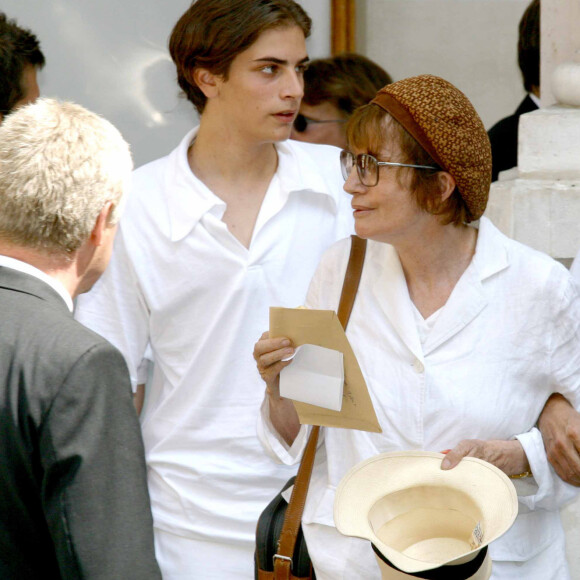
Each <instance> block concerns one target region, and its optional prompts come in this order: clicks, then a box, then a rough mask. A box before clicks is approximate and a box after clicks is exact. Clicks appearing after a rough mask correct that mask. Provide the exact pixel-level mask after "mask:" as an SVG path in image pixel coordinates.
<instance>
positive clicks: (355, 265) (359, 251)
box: [338, 236, 367, 330]
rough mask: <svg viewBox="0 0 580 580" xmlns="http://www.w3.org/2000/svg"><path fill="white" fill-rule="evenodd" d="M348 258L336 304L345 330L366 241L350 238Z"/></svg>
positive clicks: (358, 278)
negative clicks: (338, 300) (338, 299)
mask: <svg viewBox="0 0 580 580" xmlns="http://www.w3.org/2000/svg"><path fill="white" fill-rule="evenodd" d="M350 239H351V245H350V256H349V258H348V266H347V268H346V274H345V275H344V284H343V285H342V294H341V295H340V302H339V303H338V319H339V320H340V323H341V324H342V327H343V328H344V329H345V330H346V325H347V324H348V320H349V318H350V313H351V312H352V307H353V305H354V299H355V298H356V293H357V291H358V285H359V283H360V278H361V274H362V269H363V265H364V263H365V253H366V250H367V241H366V240H363V239H362V238H359V237H358V236H351V237H350Z"/></svg>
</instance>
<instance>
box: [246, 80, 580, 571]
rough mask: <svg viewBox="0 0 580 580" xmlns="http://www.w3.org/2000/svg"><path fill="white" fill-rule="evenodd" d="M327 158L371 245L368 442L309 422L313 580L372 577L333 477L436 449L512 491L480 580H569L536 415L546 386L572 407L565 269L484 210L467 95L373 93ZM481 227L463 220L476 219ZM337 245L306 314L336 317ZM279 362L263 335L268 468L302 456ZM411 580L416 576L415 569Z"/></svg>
mask: <svg viewBox="0 0 580 580" xmlns="http://www.w3.org/2000/svg"><path fill="white" fill-rule="evenodd" d="M347 135H348V143H349V149H348V150H347V151H343V153H342V155H341V165H342V171H343V175H344V178H345V180H346V183H345V186H344V187H345V190H346V191H347V192H348V193H350V194H351V195H352V207H353V210H354V218H355V225H356V232H357V234H358V235H359V236H360V237H362V238H366V239H367V240H368V246H367V252H366V257H365V263H364V268H363V273H362V278H361V282H360V287H359V290H358V293H357V298H356V301H355V304H354V308H353V311H352V315H351V318H350V323H349V325H348V329H347V336H348V338H349V340H350V342H351V345H352V347H353V350H354V352H355V354H356V356H357V358H358V360H359V363H360V366H361V369H362V371H363V374H364V376H365V379H366V382H367V385H368V388H369V391H370V394H371V397H372V400H373V404H374V406H375V410H376V412H377V416H378V419H379V422H380V424H381V427H382V430H383V432H382V433H381V434H374V433H365V432H359V431H354V430H348V429H332V428H328V429H324V430H323V431H322V442H321V443H320V444H319V445H320V447H319V449H318V455H317V458H318V459H317V464H316V465H315V467H314V472H313V475H312V481H311V485H310V490H309V494H308V498H307V502H306V507H305V511H304V516H303V530H304V536H305V538H306V541H307V544H308V547H309V552H310V555H311V557H312V560H313V563H314V567H315V570H316V574H317V578H318V579H319V580H323V579H333V580H334V579H336V578H348V579H349V580H353V579H363V578H364V579H371V578H379V577H380V573H379V570H378V567H377V565H376V564H375V561H374V557H373V555H372V551H371V547H370V544H369V543H368V542H365V541H363V540H359V539H356V538H347V537H344V536H341V535H340V534H339V533H338V532H337V531H336V529H335V528H334V522H333V517H332V513H333V500H334V492H335V489H336V486H337V485H338V483H339V481H340V480H341V478H342V476H343V475H344V474H345V473H346V472H347V471H348V470H349V469H350V468H351V467H352V466H353V465H355V464H357V463H358V462H360V461H362V460H364V459H366V458H368V457H371V456H373V455H376V454H378V453H383V452H389V451H399V450H408V449H426V450H432V451H442V450H447V449H451V451H450V452H449V453H448V454H447V455H446V458H445V459H444V460H443V462H442V466H441V467H442V469H450V468H453V467H454V466H455V465H457V463H458V462H459V461H460V460H461V458H462V457H464V456H474V457H479V458H481V459H485V460H487V461H489V462H491V463H493V464H495V465H496V466H497V467H499V468H500V469H502V470H503V471H504V472H505V473H507V474H508V475H510V476H522V475H527V476H529V477H524V478H522V479H517V480H514V481H516V487H517V488H518V495H519V500H520V515H519V516H518V518H517V519H516V522H515V524H514V526H513V527H512V528H511V530H510V531H509V532H508V533H507V534H506V535H504V536H503V537H502V538H501V539H499V540H497V541H496V542H492V544H491V545H490V553H491V557H492V560H493V562H494V564H493V569H494V571H493V576H492V578H494V579H501V580H504V579H515V578H518V579H522V578H526V579H528V580H529V579H537V580H550V579H553V580H561V579H564V578H569V573H568V568H567V564H566V559H565V554H564V533H563V530H562V526H561V523H560V517H559V512H558V507H559V505H560V504H561V503H562V502H564V501H567V500H568V499H570V498H571V497H573V493H574V488H571V487H570V486H567V485H566V484H564V483H563V482H562V481H561V480H559V479H558V478H557V476H556V475H555V473H554V471H553V470H552V468H551V467H550V465H549V463H548V462H547V459H546V456H545V451H544V447H543V444H542V438H541V434H540V432H539V431H538V430H537V429H536V428H535V423H536V420H537V418H538V416H539V414H540V412H541V411H542V408H543V406H544V403H545V402H546V400H547V399H548V397H549V396H550V394H551V393H553V392H560V393H562V394H563V395H564V396H566V397H567V398H568V400H569V401H571V402H572V403H573V404H575V406H576V407H578V405H579V404H580V297H579V295H578V292H577V289H576V287H575V285H574V283H573V282H572V280H571V278H570V276H569V274H568V272H567V271H566V270H565V268H563V267H562V266H561V265H560V264H558V263H557V262H555V261H553V260H552V259H550V258H549V257H547V256H545V255H543V254H540V253H539V252H536V251H534V250H532V249H530V248H528V247H525V246H523V245H521V244H519V243H517V242H514V241H513V240H510V239H509V238H507V237H505V236H504V235H503V234H501V233H500V232H499V231H498V230H497V229H496V228H495V227H494V226H493V224H492V223H491V222H490V221H489V220H487V219H486V218H484V217H482V214H483V212H484V210H485V206H486V203H487V198H488V192H489V186H490V177H491V154H490V146H489V140H488V138H487V135H486V132H485V129H484V127H483V124H482V122H481V120H480V119H479V117H478V115H477V113H476V112H475V110H474V108H473V107H472V105H471V103H470V102H469V101H468V100H467V98H466V97H465V96H464V95H463V93H461V92H460V91H459V90H458V89H456V88H455V87H454V86H453V85H451V84H450V83H448V82H446V81H444V80H443V79H440V78H438V77H434V76H430V75H424V76H419V77H414V78H410V79H405V80H402V81H399V82H396V83H394V84H392V85H389V86H387V87H385V88H384V89H382V90H381V91H379V93H378V94H377V95H376V97H375V99H374V100H373V101H372V102H371V103H370V104H369V105H367V106H365V107H363V108H361V109H359V110H358V111H356V112H355V113H354V115H353V117H352V118H351V119H350V121H349V123H348V127H347ZM476 220H479V224H478V225H473V224H474V222H475V221H476ZM349 251H350V240H343V241H342V242H339V243H338V244H336V245H335V246H333V247H332V248H331V249H330V250H329V251H328V252H327V253H326V255H325V256H324V258H323V260H322V262H321V264H320V266H319V268H318V270H317V272H316V274H315V276H314V279H313V280H312V283H311V286H310V290H309V294H308V299H307V306H308V307H310V308H319V309H336V307H337V304H338V301H339V296H340V291H341V287H342V283H343V277H344V273H345V270H346V265H347V261H348V256H349ZM292 352H293V349H292V345H291V344H290V343H289V341H288V340H287V339H283V338H277V339H270V338H268V337H267V335H264V336H263V337H262V339H261V340H260V341H259V342H258V343H257V344H256V347H255V351H254V356H255V358H256V361H257V364H258V369H259V371H260V373H261V375H262V377H263V378H264V380H265V381H266V383H267V387H268V388H267V395H266V400H265V402H264V405H263V407H262V414H261V420H260V422H259V428H258V432H259V436H260V438H261V440H262V443H263V445H264V447H265V449H266V451H267V452H268V453H269V454H270V455H271V456H272V457H273V458H275V459H276V460H278V461H281V462H284V463H287V464H292V463H295V462H297V461H298V460H299V459H300V456H301V453H302V450H303V448H304V445H305V441H306V437H307V434H308V431H309V428H308V426H301V425H300V424H299V422H298V417H297V415H296V412H295V410H294V407H293V405H292V403H291V401H289V400H285V399H282V398H280V394H279V388H278V384H279V382H278V381H279V373H280V371H281V369H282V368H283V367H284V366H286V365H288V364H291V363H290V362H283V360H282V359H284V358H287V357H288V355H289V354H291V353H292ZM424 577H429V576H428V575H427V576H424Z"/></svg>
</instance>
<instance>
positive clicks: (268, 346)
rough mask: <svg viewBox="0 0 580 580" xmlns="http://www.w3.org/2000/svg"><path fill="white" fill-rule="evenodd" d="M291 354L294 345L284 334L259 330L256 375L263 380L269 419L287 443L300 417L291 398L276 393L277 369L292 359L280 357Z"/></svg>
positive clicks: (298, 423) (294, 432) (278, 378)
mask: <svg viewBox="0 0 580 580" xmlns="http://www.w3.org/2000/svg"><path fill="white" fill-rule="evenodd" d="M293 354H294V349H293V348H292V344H291V342H290V341H289V340H288V339H287V338H284V337H281V338H270V337H269V334H268V333H267V332H265V333H264V334H262V336H261V337H260V340H258V342H257V343H256V344H255V346H254V359H255V361H256V365H257V367H258V371H259V373H260V376H261V377H262V379H263V380H264V382H265V383H266V397H267V400H268V404H269V412H270V421H271V423H272V426H273V427H274V429H276V431H277V432H278V434H279V435H280V436H281V437H282V438H283V439H284V441H285V442H286V443H287V445H289V446H291V445H292V443H294V440H295V439H296V436H297V435H298V431H300V421H299V420H298V413H296V409H295V408H294V405H293V404H292V401H291V400H290V399H284V398H283V397H280V372H281V370H282V369H283V368H284V367H286V366H288V365H289V364H290V363H291V362H292V361H291V360H289V361H283V360H282V359H284V358H287V357H289V356H292V355H293Z"/></svg>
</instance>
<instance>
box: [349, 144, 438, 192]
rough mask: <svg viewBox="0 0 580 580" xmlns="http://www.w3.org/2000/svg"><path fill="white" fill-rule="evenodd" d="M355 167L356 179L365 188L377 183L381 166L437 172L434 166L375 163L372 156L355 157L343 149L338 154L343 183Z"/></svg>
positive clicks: (360, 155) (361, 154) (363, 154)
mask: <svg viewBox="0 0 580 580" xmlns="http://www.w3.org/2000/svg"><path fill="white" fill-rule="evenodd" d="M355 165H356V172H357V174H358V178H359V180H360V182H361V183H362V184H363V185H364V186H365V187H374V186H375V185H376V184H377V183H378V182H379V167H380V166H381V165H387V166H388V167H412V168H414V169H434V170H436V171H438V170H439V167H436V166H435V165H411V164H409V163H395V162H393V161H377V160H376V159H375V158H374V157H373V156H372V155H368V154H366V153H360V154H359V155H355V154H354V153H351V152H350V151H345V150H344V149H343V150H342V151H341V152H340V169H341V171H342V176H343V177H344V180H345V181H346V180H347V179H348V176H349V175H350V174H351V172H352V170H353V167H354V166H355Z"/></svg>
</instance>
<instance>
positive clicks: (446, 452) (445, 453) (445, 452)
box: [440, 449, 451, 455]
mask: <svg viewBox="0 0 580 580" xmlns="http://www.w3.org/2000/svg"><path fill="white" fill-rule="evenodd" d="M450 451H451V449H445V451H441V452H440V453H443V455H447V454H448V453H449V452H450Z"/></svg>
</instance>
